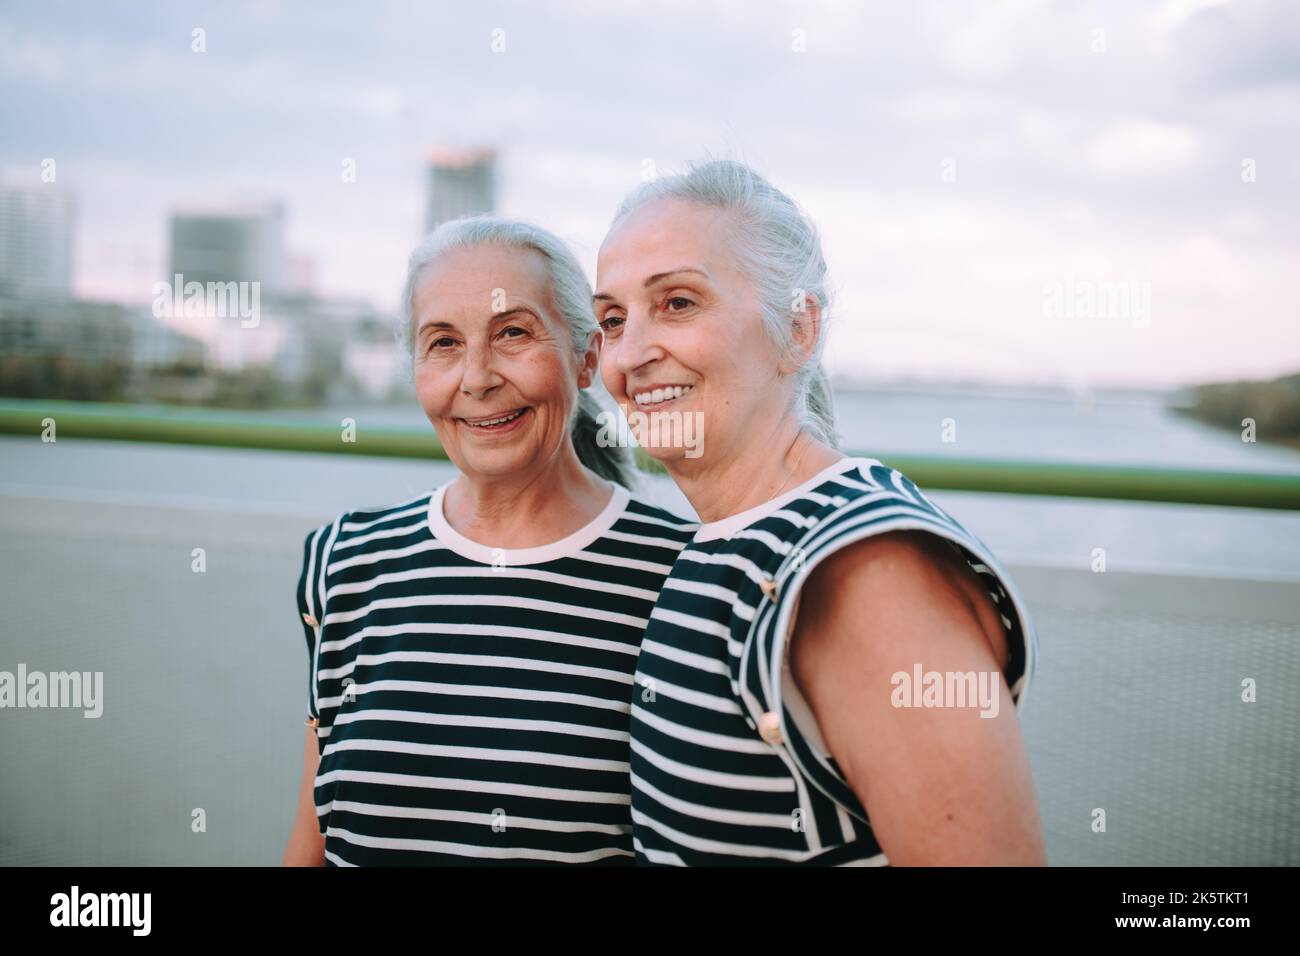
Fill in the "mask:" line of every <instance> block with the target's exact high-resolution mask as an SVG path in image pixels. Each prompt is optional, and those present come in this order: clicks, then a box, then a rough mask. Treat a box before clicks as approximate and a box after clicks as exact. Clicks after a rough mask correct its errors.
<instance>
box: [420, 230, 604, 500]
mask: <svg viewBox="0 0 1300 956" xmlns="http://www.w3.org/2000/svg"><path fill="white" fill-rule="evenodd" d="M414 313H415V316H414V325H415V333H414V344H413V348H414V352H415V355H414V358H415V368H414V377H415V389H416V394H417V395H418V396H419V399H420V405H421V407H423V408H424V413H425V415H427V416H428V418H429V421H430V422H432V423H433V427H434V428H435V429H437V431H438V438H439V439H440V440H441V442H442V445H443V447H444V448H445V449H446V451H447V454H448V456H449V457H450V458H451V460H452V462H454V463H455V465H456V467H457V468H459V469H460V470H461V472H462V473H463V474H465V475H466V476H467V477H469V478H471V479H473V478H476V477H493V476H500V475H506V474H511V473H515V474H527V473H528V472H529V471H531V470H535V469H538V468H540V467H542V466H543V465H544V464H546V463H547V462H549V461H551V460H552V459H553V458H554V456H555V455H556V454H557V453H558V452H559V451H560V450H561V449H562V448H563V447H564V443H565V442H568V441H570V440H571V439H570V436H569V422H570V421H571V420H572V416H573V410H574V403H575V402H576V401H577V399H578V389H579V388H585V387H586V386H588V385H590V384H591V382H592V380H593V378H594V375H595V367H596V358H597V355H598V349H599V341H598V339H599V336H597V337H596V338H595V340H593V342H592V346H591V348H590V349H589V350H588V352H587V354H586V355H585V357H584V361H583V362H582V364H581V366H580V364H579V361H578V360H577V359H576V358H575V357H574V356H573V351H572V346H571V344H570V338H569V334H568V331H567V329H566V327H565V323H564V320H563V318H562V317H561V316H560V315H559V313H558V311H557V310H556V307H555V303H554V301H553V296H552V294H551V288H550V282H549V280H548V277H547V274H546V265H545V260H544V259H543V257H542V255H541V253H539V252H536V251H534V250H531V249H517V248H511V247H507V246H501V245H486V246H478V247H475V248H470V249H456V250H453V251H452V252H449V253H447V254H445V255H443V256H441V257H440V258H439V259H438V260H437V261H435V262H434V263H433V264H432V265H430V266H428V267H427V268H426V269H425V270H424V272H423V273H422V274H421V276H420V278H419V281H418V283H417V285H416V288H415V296H414Z"/></svg>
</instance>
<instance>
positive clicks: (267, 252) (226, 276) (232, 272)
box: [171, 203, 286, 295]
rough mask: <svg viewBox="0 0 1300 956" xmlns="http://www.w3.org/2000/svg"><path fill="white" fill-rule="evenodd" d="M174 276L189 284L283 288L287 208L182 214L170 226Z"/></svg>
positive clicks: (270, 290) (266, 290) (275, 205)
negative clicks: (219, 283)
mask: <svg viewBox="0 0 1300 956" xmlns="http://www.w3.org/2000/svg"><path fill="white" fill-rule="evenodd" d="M171 272H172V274H173V275H175V274H177V273H179V274H180V275H182V276H183V277H184V280H183V281H184V282H187V283H188V282H203V283H207V282H260V283H261V289H262V294H263V295H274V294H276V293H277V292H280V291H281V290H282V288H283V286H284V282H285V279H286V275H285V272H286V270H285V252H284V207H283V205H281V204H280V203H266V204H262V205H251V206H238V207H229V208H222V209H213V210H193V211H179V212H175V213H173V214H172V220H171Z"/></svg>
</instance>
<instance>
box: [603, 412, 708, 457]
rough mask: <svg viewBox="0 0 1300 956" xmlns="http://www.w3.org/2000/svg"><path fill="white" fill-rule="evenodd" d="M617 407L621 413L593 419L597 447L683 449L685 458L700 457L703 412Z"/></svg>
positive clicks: (702, 436) (702, 438) (611, 413)
mask: <svg viewBox="0 0 1300 956" xmlns="http://www.w3.org/2000/svg"><path fill="white" fill-rule="evenodd" d="M619 408H620V410H621V412H622V414H619V413H618V412H610V411H602V412H600V413H599V414H598V415H597V416H596V422H597V423H598V424H599V425H600V430H599V431H598V432H597V433H596V444H597V445H598V446H599V447H601V448H610V447H617V448H632V447H635V446H636V445H640V446H641V447H642V448H684V449H686V457H687V458H699V457H700V456H701V455H703V454H704V413H703V412H676V411H671V412H642V411H637V410H635V409H634V410H632V411H629V410H628V406H626V405H620V406H619Z"/></svg>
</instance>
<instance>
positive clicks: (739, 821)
mask: <svg viewBox="0 0 1300 956" xmlns="http://www.w3.org/2000/svg"><path fill="white" fill-rule="evenodd" d="M898 530H920V531H926V532H929V533H931V534H934V535H937V536H939V537H940V538H942V539H945V540H947V541H948V542H950V543H951V544H952V546H953V547H954V548H956V549H957V551H958V553H960V554H961V555H962V557H964V558H965V560H966V561H967V562H968V564H969V565H970V567H971V568H973V569H974V570H975V571H976V572H977V573H978V575H979V577H980V579H981V580H982V581H983V583H984V584H985V586H986V588H987V590H988V591H989V594H990V596H991V597H992V599H993V601H994V602H995V604H996V606H997V609H998V611H999V613H1000V616H1001V619H1002V624H1003V627H1004V628H1005V630H1006V635H1007V641H1008V660H1007V664H1006V669H1005V671H1004V672H1003V676H1004V677H1005V679H1006V682H1007V687H1008V688H1009V689H1010V691H1011V697H1012V699H1013V701H1014V702H1015V705H1016V708H1017V711H1019V709H1020V707H1021V705H1022V704H1023V701H1024V696H1025V688H1026V685H1027V684H1028V682H1029V679H1030V678H1031V677H1032V675H1033V670H1034V666H1035V661H1036V660H1037V656H1038V650H1037V637H1036V636H1035V633H1034V630H1033V625H1032V623H1031V621H1030V618H1029V615H1028V613H1027V611H1026V609H1025V605H1024V603H1023V601H1022V600H1021V599H1020V597H1019V595H1018V594H1017V592H1016V589H1015V587H1014V585H1013V584H1012V582H1011V580H1010V578H1009V577H1008V576H1007V575H1006V574H1005V572H1004V571H1003V570H1002V569H1001V568H1000V566H999V565H998V564H997V562H996V561H995V560H994V558H993V556H992V555H991V554H990V553H989V550H988V548H987V547H985V546H984V544H983V543H982V542H980V541H979V539H977V538H976V537H975V536H974V535H972V534H971V533H970V532H968V531H966V530H965V529H964V528H962V526H961V525H959V524H958V523H957V522H956V521H955V520H953V519H952V518H951V517H950V516H949V515H948V514H947V513H945V512H944V511H943V510H942V509H940V508H939V507H938V506H937V505H935V504H934V503H933V502H931V501H930V500H929V499H928V498H927V497H926V496H925V495H924V494H923V493H922V492H921V491H920V490H919V489H918V488H917V487H916V485H915V484H913V483H912V481H911V480H909V479H908V478H907V477H905V476H904V475H902V474H901V473H900V472H898V471H896V470H894V469H892V468H889V467H887V466H885V465H882V464H881V463H880V462H878V461H876V460H874V459H865V458H844V459H841V460H840V461H839V462H836V463H835V464H834V465H832V466H831V467H829V468H827V469H825V470H824V471H822V472H821V473H820V474H818V475H816V476H815V477H813V478H812V479H811V480H809V481H807V482H805V483H804V484H802V485H800V486H799V487H797V488H795V489H793V490H792V491H790V492H788V493H786V494H784V495H780V496H778V497H776V498H774V499H772V500H771V501H768V502H765V503H764V504H761V505H758V506H757V507H755V508H751V509H749V510H748V511H744V512H741V513H740V514H737V515H733V516H732V517H730V518H725V519H723V520H721V521H715V522H710V523H707V524H703V525H700V526H699V529H698V531H697V533H696V535H695V537H694V539H693V540H692V541H691V543H690V544H689V545H687V547H686V548H685V549H683V551H682V552H681V554H680V555H679V556H678V558H677V563H676V564H675V565H674V567H673V571H672V574H671V575H669V577H668V580H667V581H665V582H664V586H663V590H662V591H661V592H660V596H659V602H658V604H657V605H656V606H655V609H654V613H653V614H652V615H651V618H650V624H649V626H648V627H647V629H646V633H645V638H644V639H643V641H642V644H641V655H640V658H639V661H638V665H637V674H636V683H637V688H636V691H637V693H636V695H635V696H634V698H633V703H632V753H631V766H632V823H633V837H634V845H635V847H636V853H637V861H638V862H640V863H651V864H671V865H698V864H704V865H735V864H776V863H787V864H819V865H887V864H888V860H887V859H886V858H885V854H884V853H883V852H882V851H881V849H880V846H879V845H878V844H877V842H876V840H875V838H874V837H873V835H872V831H871V827H870V825H869V821H868V820H867V815H866V812H865V810H864V809H863V807H862V805H861V803H860V802H859V801H858V799H857V797H856V796H855V794H854V791H853V790H852V789H851V788H850V786H849V784H848V782H847V779H846V778H845V776H844V774H843V773H842V772H841V770H840V769H839V767H838V766H837V765H836V762H835V760H834V758H833V757H832V756H830V755H829V754H828V753H827V751H826V747H825V744H824V742H823V740H822V738H821V735H820V733H819V732H818V728H817V725H816V721H815V720H814V719H813V715H812V713H811V711H810V710H809V708H808V705H807V702H806V701H805V700H804V699H803V697H802V696H801V695H800V693H799V690H798V688H797V686H796V685H795V684H794V682H793V680H792V679H791V677H790V673H789V670H788V664H786V663H785V661H784V657H785V655H784V653H783V651H784V646H785V641H786V638H787V637H788V635H789V633H790V631H791V629H792V627H793V613H794V610H795V608H796V606H797V602H798V597H799V590H800V587H801V585H802V584H803V582H804V580H806V578H807V575H808V574H809V573H810V572H811V571H812V570H813V569H814V568H815V567H816V566H817V565H818V564H819V563H820V562H821V561H822V560H824V559H825V558H826V557H827V556H828V555H830V554H831V553H833V552H834V551H836V550H838V549H839V548H843V547H845V546H846V545H848V544H850V543H852V542H855V541H860V540H862V539H864V538H868V537H871V536H873V535H878V534H882V533H884V532H887V531H898ZM765 715H766V716H765ZM778 721H779V723H777V722H778ZM778 728H779V733H773V732H772V731H773V729H778ZM760 730H764V731H766V733H760ZM769 740H771V741H772V742H769Z"/></svg>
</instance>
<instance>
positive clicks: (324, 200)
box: [0, 2, 1300, 386]
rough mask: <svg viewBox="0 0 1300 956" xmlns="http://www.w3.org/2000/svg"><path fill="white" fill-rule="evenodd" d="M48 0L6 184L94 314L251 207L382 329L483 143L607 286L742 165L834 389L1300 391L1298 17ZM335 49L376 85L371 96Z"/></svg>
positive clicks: (38, 18)
mask: <svg viewBox="0 0 1300 956" xmlns="http://www.w3.org/2000/svg"><path fill="white" fill-rule="evenodd" d="M61 6H62V5H60V4H54V5H53V6H52V7H49V8H47V7H45V6H41V7H37V6H36V5H34V4H22V3H19V4H16V5H13V6H12V7H11V8H10V9H7V10H6V11H5V13H4V14H3V15H0V42H2V43H3V45H4V46H5V47H6V49H8V50H9V51H11V54H12V55H10V56H9V57H7V58H6V60H5V64H4V66H3V67H0V77H2V80H3V83H4V87H5V90H6V95H5V96H4V97H3V102H4V105H3V107H0V109H2V110H3V114H2V115H3V121H4V123H5V126H6V129H8V130H12V131H13V134H12V135H10V136H9V137H7V139H6V142H5V144H3V146H0V167H3V170H4V172H5V174H6V178H7V179H8V180H10V181H12V180H14V179H15V178H17V179H24V180H27V181H31V182H36V183H39V182H40V179H39V177H40V173H41V165H40V164H41V161H42V160H44V159H46V158H53V159H55V160H56V161H57V162H58V170H59V176H58V185H59V188H60V189H68V190H69V191H71V192H72V193H73V194H74V195H75V196H76V202H77V207H76V208H77V210H78V223H77V230H78V239H77V253H76V256H75V259H76V280H75V289H76V291H77V292H78V294H81V295H85V296H90V297H94V298H106V299H113V300H123V299H134V300H139V299H143V298H147V292H148V286H149V284H150V283H151V282H152V281H155V280H156V279H157V278H158V277H159V275H160V274H162V275H165V272H164V270H165V262H166V232H165V226H166V222H167V217H168V216H169V215H170V212H171V210H173V209H175V208H177V207H179V206H182V205H184V204H186V203H188V202H193V201H198V200H210V199H212V198H213V197H223V198H224V197H235V196H238V195H242V194H248V193H253V194H257V195H261V196H266V197H271V198H276V199H279V200H282V201H283V202H284V203H285V206H286V209H287V213H288V218H287V223H286V246H287V248H288V249H289V250H291V251H293V252H295V253H299V254H305V255H307V256H309V257H310V259H311V260H312V261H313V262H314V265H315V270H314V271H315V276H316V284H317V286H318V287H319V290H320V291H321V292H322V294H325V295H330V296H343V297H362V298H365V299H367V300H369V301H372V302H374V303H375V304H376V305H377V306H378V307H379V308H380V309H382V310H384V311H392V310H393V309H394V308H395V306H396V299H397V296H398V292H399V290H400V285H401V279H402V274H403V270H404V268H405V261H406V256H407V254H408V253H409V251H410V249H411V248H412V247H413V246H414V244H415V242H416V241H418V239H419V237H420V235H421V233H422V226H423V222H422V220H423V218H424V216H425V215H426V200H427V197H426V194H425V189H424V186H425V177H426V176H427V159H428V155H429V151H430V149H432V148H433V147H435V146H443V147H447V148H475V147H484V146H486V147H488V148H493V149H496V150H498V161H497V178H498V185H497V189H496V192H497V209H498V212H500V213H501V214H503V215H512V216H520V217H523V218H528V219H531V220H533V221H536V222H539V223H541V224H542V225H544V226H546V227H548V228H550V229H552V230H553V231H555V232H556V233H557V234H559V235H560V236H561V237H562V238H564V239H565V240H566V241H569V242H570V243H571V244H572V245H573V247H574V249H575V252H576V253H577V254H578V256H579V259H580V261H582V263H583V265H584V267H585V268H586V269H587V272H588V276H589V278H593V279H594V266H595V254H596V250H597V249H598V247H599V243H600V241H601V239H602V237H603V235H604V230H605V228H606V227H607V226H608V221H609V218H610V217H611V216H612V213H613V210H614V208H615V207H616V205H617V202H618V200H619V199H620V198H621V197H622V195H623V194H624V193H626V192H627V190H629V189H631V188H632V187H633V186H635V185H636V183H637V182H638V181H639V180H640V178H641V177H642V176H643V175H646V174H653V173H660V174H662V173H666V172H672V171H675V170H676V169H678V168H680V167H681V165H682V163H683V162H684V161H686V160H689V159H698V158H703V157H705V156H707V155H710V154H712V155H733V156H736V157H738V158H742V159H746V160H748V161H750V162H752V163H753V164H754V165H755V166H756V167H757V168H758V169H759V170H760V172H763V173H764V174H765V175H767V176H768V177H769V178H770V179H771V180H772V181H773V182H774V183H775V184H776V185H778V186H779V187H781V188H783V189H785V190H786V191H787V192H789V193H790V194H791V195H792V196H794V197H795V198H796V199H797V200H799V201H800V202H801V203H802V204H803V205H804V206H805V208H806V209H807V210H808V211H809V213H810V214H811V215H812V217H813V219H814V221H816V222H817V223H818V225H819V227H820V228H821V231H822V234H823V239H824V242H825V247H826V252H827V256H828V260H829V263H830V267H831V275H832V281H833V283H834V284H835V286H836V287H837V289H838V292H839V297H838V301H837V302H836V303H835V309H834V310H833V311H832V313H831V315H832V323H831V340H830V342H831V345H832V348H831V349H828V354H829V363H828V364H829V365H830V367H831V370H832V371H833V372H836V373H840V374H845V375H851V376H854V377H864V378H869V379H871V378H875V379H890V378H901V377H912V378H921V379H927V378H928V379H935V380H945V379H955V378H963V379H970V380H987V381H990V382H1017V381H1036V382H1058V383H1060V384H1063V385H1067V386H1072V385H1074V386H1077V385H1082V384H1093V385H1150V386H1167V385H1180V384H1187V383H1191V382H1196V381H1203V380H1218V379H1230V378H1240V377H1269V376H1272V375H1278V374H1283V373H1285V372H1288V371H1293V370H1294V369H1295V367H1296V366H1298V365H1300V320H1298V319H1297V317H1296V315H1295V307H1294V304H1293V302H1292V298H1293V294H1292V293H1291V289H1290V286H1291V284H1292V281H1293V280H1291V278H1290V276H1289V273H1290V272H1294V268H1295V263H1296V262H1297V261H1300V241H1298V240H1297V235H1296V229H1295V226H1294V223H1295V221H1296V213H1297V211H1300V198H1298V197H1300V188H1298V187H1300V173H1298V172H1297V170H1296V168H1295V163H1294V160H1293V158H1292V157H1293V156H1294V145H1295V142H1296V132H1297V126H1298V124H1300V119H1298V118H1297V116H1298V115H1300V111H1297V110H1296V109H1295V108H1294V107H1295V105H1296V103H1297V102H1300V95H1297V91H1298V90H1300V72H1298V70H1300V68H1298V67H1297V65H1296V64H1297V63H1300V56H1297V55H1296V51H1297V50H1300V15H1298V14H1297V12H1296V10H1295V9H1294V8H1293V7H1288V6H1287V5H1285V4H1277V3H1272V4H1268V3H1266V4H1257V5H1254V6H1249V5H1245V4H1237V3H1201V2H1178V3H1174V2H1169V3H1160V4H1155V5H1153V6H1151V7H1149V8H1143V9H1140V10H1137V9H1132V8H1130V7H1128V6H1127V5H1123V4H1113V3H1110V4H1107V3H1103V4H1098V5H1096V6H1095V7H1093V8H1091V9H1090V10H1089V11H1086V12H1077V11H1062V10H1060V9H1057V10H1054V11H1052V13H1051V15H1050V16H1049V15H1047V14H1045V12H1044V9H1043V7H1042V5H1040V4H1034V3H1012V4H995V5H991V6H985V7H983V8H967V7H956V8H951V7H949V8H934V7H930V6H927V5H922V7H921V8H919V9H917V10H907V11H904V10H897V9H888V8H883V9H876V10H871V11H862V10H849V9H846V8H844V7H839V6H833V5H823V4H778V5H774V6H772V7H763V8H761V9H759V8H752V9H751V8H740V7H736V6H734V5H731V4H725V3H724V4H719V5H717V6H710V7H707V8H704V9H700V10H698V11H697V10H695V8H694V7H688V6H685V5H675V4H669V5H668V6H667V7H665V8H662V17H656V16H652V15H651V14H650V13H648V12H647V11H646V10H643V9H642V8H641V7H639V6H636V5H618V4H615V5H614V6H613V7H612V8H611V9H610V10H609V11H608V12H607V11H605V10H603V9H602V10H600V11H597V9H596V8H594V7H591V6H589V5H585V4H577V5H573V6H570V7H567V8H564V9H563V10H557V11H554V12H553V14H552V15H551V16H550V17H547V16H542V15H540V14H539V13H537V12H534V11H527V10H522V9H517V8H514V7H510V6H503V5H487V6H485V7H484V8H482V9H481V10H477V11H475V12H473V13H467V12H465V11H460V10H447V11H444V12H442V13H440V14H438V15H437V16H435V15H434V14H428V15H427V16H428V19H427V21H426V25H427V26H429V33H428V35H429V36H435V35H436V36H437V37H439V38H440V41H439V42H440V43H441V44H442V46H441V47H440V50H441V51H442V52H441V53H440V55H439V56H438V57H433V56H430V55H426V54H425V53H424V52H423V50H422V48H421V47H420V44H419V43H418V42H417V41H416V40H415V39H413V38H411V37H403V36H399V35H397V34H395V33H394V31H393V30H391V29H390V28H388V27H386V26H385V25H384V23H383V19H384V18H383V17H382V16H380V17H377V18H376V19H375V20H373V21H366V22H365V23H364V24H362V28H358V27H357V25H356V24H351V25H350V27H349V23H348V21H345V20H343V19H342V17H341V14H338V13H330V12H327V11H323V12H322V14H321V16H320V17H314V18H313V21H312V22H311V23H309V24H305V23H299V22H298V21H295V20H293V18H292V17H291V15H290V14H289V13H288V12H287V11H286V10H285V9H284V8H281V7H279V6H276V5H270V6H266V7H264V8H258V9H256V10H255V11H254V9H253V8H250V7H244V8H242V9H238V10H231V11H230V12H229V13H227V12H226V11H224V10H215V9H214V10H212V11H210V13H205V15H204V16H203V17H200V18H198V19H200V20H203V21H206V22H204V23H202V24H199V23H191V22H190V21H191V20H194V19H195V17H194V15H193V14H186V13H172V12H170V11H169V10H167V9H166V8H165V7H147V12H144V11H142V12H140V13H138V14H136V15H135V16H134V17H129V18H127V19H126V20H123V19H122V18H121V16H120V14H119V15H117V16H115V17H114V16H110V15H109V14H107V13H103V12H100V11H95V10H87V11H82V14H81V15H79V16H78V17H77V18H75V20H72V19H70V18H68V17H59V16H58V12H59V10H60V9H61ZM379 6H380V7H382V6H383V5H382V4H380V5H379ZM47 9H48V10H49V11H52V12H47ZM686 11H693V13H692V15H693V16H695V17H696V18H697V20H698V22H697V23H695V29H693V30H691V31H684V32H675V31H674V30H673V29H672V22H673V21H674V20H675V18H677V17H680V16H683V15H685V13H686ZM69 22H75V23H76V26H75V27H69V26H68V25H67V24H68V23H69ZM435 26H436V27H437V29H436V30H435V29H434V27H435ZM195 29H202V30H203V31H204V33H203V37H204V44H205V48H204V50H203V52H195V51H194V50H193V49H192V45H193V43H194V42H195V40H194V36H193V31H194V30H195ZM295 30H297V31H298V32H294V31H295ZM496 31H502V32H500V33H497V32H496ZM406 32H407V33H410V34H416V35H418V34H419V30H418V29H414V28H411V27H409V26H408V29H407V31H406ZM620 35H625V36H627V37H628V40H627V42H626V43H625V44H624V43H619V42H617V41H616V40H614V41H612V40H611V37H614V38H616V37H618V36H620ZM597 38H600V39H599V42H597ZM498 41H499V42H498ZM801 43H802V44H803V50H802V52H800V51H799V49H798V48H799V46H800V44H801ZM349 45H355V46H358V47H359V48H360V50H359V52H364V53H365V54H366V57H365V58H366V59H367V61H368V62H372V63H373V62H382V63H383V64H384V67H383V68H382V69H380V70H378V71H376V70H374V69H373V68H372V69H371V70H370V71H369V72H368V73H365V74H364V75H363V74H361V73H360V72H358V71H356V70H355V69H353V68H352V67H351V66H350V65H349V62H348V61H347V60H346V58H340V56H341V52H342V50H344V49H345V48H348V46H349ZM494 45H495V47H497V48H496V49H495V50H494ZM652 48H654V49H658V50H671V51H673V52H672V53H671V54H664V55H663V56H664V57H666V58H667V64H668V66H671V61H672V60H673V59H674V58H692V59H693V66H692V69H693V70H694V71H695V73H696V74H697V83H696V84H692V83H687V82H685V81H684V80H683V79H682V78H681V77H680V76H678V75H676V74H675V73H674V71H673V70H671V69H669V68H667V66H664V65H663V64H661V63H660V61H659V60H658V59H656V54H653V53H647V52H646V51H647V50H650V49H652ZM385 49H386V50H387V51H388V53H389V55H388V56H386V57H381V56H379V52H380V51H381V50H385ZM272 50H275V51H276V53H275V55H272V54H271V52H270V51H272ZM1228 51H1231V52H1228ZM335 54H340V55H339V56H336V55H335ZM370 54H374V55H373V56H371V55H370ZM556 54H561V55H559V56H557V55H556ZM661 59H662V57H661ZM729 65H730V67H729ZM733 74H734V75H733ZM699 76H707V77H708V79H709V80H710V88H712V89H714V90H715V91H716V92H715V94H714V95H713V96H711V97H709V98H707V100H704V99H702V98H701V97H699V96H698V95H696V91H694V90H693V89H692V86H693V85H698V77H699ZM638 77H640V79H638ZM651 78H652V79H653V82H651ZM594 79H599V80H600V83H599V84H595V83H593V80H594ZM182 94H183V95H182ZM183 99H184V100H186V101H187V102H189V101H193V102H201V103H202V104H203V112H202V114H198V113H194V112H191V111H187V110H185V109H182V108H181V106H180V103H181V101H182V100H183ZM290 116H292V117H293V119H292V120H291V119H290ZM55 117H58V119H56V118H55ZM286 127H287V128H286ZM289 129H291V130H292V134H290V132H289ZM177 134H181V135H177ZM209 144H217V145H221V146H222V147H224V148H223V149H217V150H213V149H210V148H204V147H206V146H207V145H209ZM348 161H351V163H352V166H351V169H352V173H353V178H352V180H351V181H348V178H347V169H348V166H347V163H348ZM142 287H143V288H142ZM1107 302H1110V303H1119V304H1120V305H1124V304H1125V303H1128V304H1132V303H1145V306H1146V309H1145V314H1133V315H1128V314H1124V313H1123V312H1120V313H1119V314H1107V313H1106V312H1105V309H1104V308H1103V306H1102V305H1101V303H1107ZM1088 303H1093V306H1092V307H1091V308H1092V312H1091V313H1090V312H1089V307H1088Z"/></svg>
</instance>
